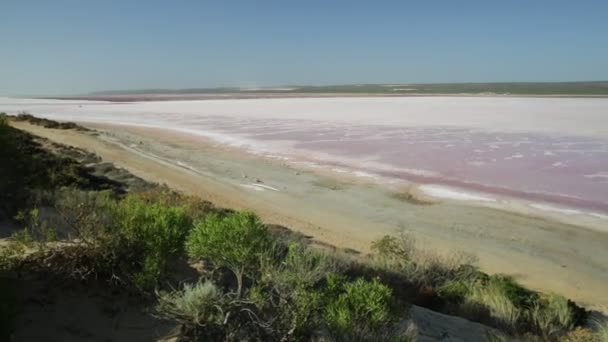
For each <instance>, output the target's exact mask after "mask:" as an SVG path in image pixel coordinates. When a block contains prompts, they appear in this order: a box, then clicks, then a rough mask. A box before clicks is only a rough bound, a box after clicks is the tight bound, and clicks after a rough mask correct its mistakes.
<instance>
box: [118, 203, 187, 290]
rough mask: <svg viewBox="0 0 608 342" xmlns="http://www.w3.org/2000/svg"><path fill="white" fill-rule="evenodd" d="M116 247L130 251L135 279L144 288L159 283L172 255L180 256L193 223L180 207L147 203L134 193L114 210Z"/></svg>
mask: <svg viewBox="0 0 608 342" xmlns="http://www.w3.org/2000/svg"><path fill="white" fill-rule="evenodd" d="M113 214H114V215H115V220H116V221H115V223H116V227H115V228H114V229H115V230H116V231H115V232H113V233H114V234H117V235H118V236H119V239H118V240H116V242H117V246H115V248H117V249H125V250H128V251H131V253H132V254H131V258H129V259H130V260H131V263H133V264H135V269H138V268H139V270H138V271H135V273H134V274H133V281H134V282H135V284H136V285H137V286H138V287H140V288H142V289H150V288H153V287H154V286H155V285H157V282H158V280H159V279H161V278H162V277H163V276H164V274H165V273H166V271H167V264H168V262H169V261H170V260H171V258H173V257H175V256H177V255H179V254H180V253H181V252H182V251H183V248H184V241H185V239H186V236H187V234H188V232H189V231H190V228H191V227H192V222H191V220H190V218H189V217H188V216H187V215H186V213H185V210H184V209H182V208H180V207H165V206H163V205H160V204H147V203H145V202H144V201H142V200H141V199H140V198H139V197H138V196H136V195H131V196H128V197H127V198H125V199H124V200H122V201H120V202H118V203H117V205H116V206H115V208H114V210H113Z"/></svg>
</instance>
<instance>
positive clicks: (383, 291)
mask: <svg viewBox="0 0 608 342" xmlns="http://www.w3.org/2000/svg"><path fill="white" fill-rule="evenodd" d="M392 300H393V298H392V291H391V289H389V288H388V287H386V286H385V285H383V284H381V283H380V282H379V281H378V280H373V281H366V280H363V279H357V280H356V281H354V282H351V283H346V284H344V285H343V292H342V293H341V294H340V295H339V296H338V297H335V298H330V301H329V304H328V305H327V307H326V309H325V320H326V323H327V325H328V327H329V329H330V331H331V332H332V333H336V332H337V333H338V334H340V335H344V334H348V335H351V334H352V338H353V339H358V338H359V337H360V336H358V333H359V332H360V331H378V330H381V329H384V328H387V327H388V326H389V325H390V324H391V323H393V322H394V320H395V318H396V317H394V316H393V314H392V312H391V302H392Z"/></svg>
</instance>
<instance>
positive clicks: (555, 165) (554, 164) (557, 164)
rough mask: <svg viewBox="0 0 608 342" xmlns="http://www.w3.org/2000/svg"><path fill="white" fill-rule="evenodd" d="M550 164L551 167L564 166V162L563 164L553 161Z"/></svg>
mask: <svg viewBox="0 0 608 342" xmlns="http://www.w3.org/2000/svg"><path fill="white" fill-rule="evenodd" d="M551 166H553V167H562V166H566V164H564V163H562V162H555V163H553V164H551Z"/></svg>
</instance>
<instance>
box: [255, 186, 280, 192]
mask: <svg viewBox="0 0 608 342" xmlns="http://www.w3.org/2000/svg"><path fill="white" fill-rule="evenodd" d="M252 185H253V186H257V187H259V188H263V189H267V190H272V191H279V189H277V188H275V187H272V186H270V185H264V184H252Z"/></svg>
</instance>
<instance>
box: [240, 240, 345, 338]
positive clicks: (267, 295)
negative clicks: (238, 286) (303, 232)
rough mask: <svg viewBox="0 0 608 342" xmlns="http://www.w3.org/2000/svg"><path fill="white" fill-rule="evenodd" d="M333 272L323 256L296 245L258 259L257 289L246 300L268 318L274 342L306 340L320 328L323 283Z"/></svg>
mask: <svg viewBox="0 0 608 342" xmlns="http://www.w3.org/2000/svg"><path fill="white" fill-rule="evenodd" d="M335 270H336V268H335V265H334V264H333V263H332V261H331V259H330V257H328V256H327V255H326V254H324V253H321V252H319V251H314V250H312V249H310V248H307V247H305V246H303V245H302V244H299V243H290V244H289V245H288V246H287V251H286V252H285V251H284V250H283V248H281V246H280V245H279V246H276V247H275V248H273V249H272V250H271V251H270V252H269V255H268V256H263V257H262V258H261V265H260V279H259V281H258V286H256V287H254V288H252V289H251V290H250V291H249V295H248V296H249V298H250V299H251V300H252V301H253V302H254V303H256V306H257V307H258V308H259V309H261V311H262V313H263V314H264V315H265V316H270V317H268V318H267V320H269V321H273V322H274V324H273V330H275V331H276V333H277V335H278V337H277V338H279V339H280V338H285V337H292V338H295V339H297V340H307V339H310V337H311V336H312V334H313V333H314V330H315V329H316V328H317V327H318V326H319V325H320V322H319V319H318V318H319V316H320V315H321V313H322V309H323V302H322V299H323V295H324V294H323V293H322V291H323V290H324V289H323V288H321V287H322V285H323V284H322V283H323V282H324V281H325V279H326V277H327V275H328V274H333V273H332V272H334V271H335Z"/></svg>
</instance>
